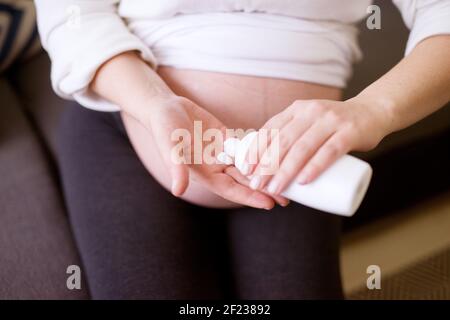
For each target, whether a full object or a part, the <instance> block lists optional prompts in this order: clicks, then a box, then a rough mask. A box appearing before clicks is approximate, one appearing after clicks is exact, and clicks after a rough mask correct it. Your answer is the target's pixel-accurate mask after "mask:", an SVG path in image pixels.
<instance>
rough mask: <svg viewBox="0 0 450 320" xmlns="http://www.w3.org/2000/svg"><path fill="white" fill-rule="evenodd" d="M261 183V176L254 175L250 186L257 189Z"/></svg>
mask: <svg viewBox="0 0 450 320" xmlns="http://www.w3.org/2000/svg"><path fill="white" fill-rule="evenodd" d="M260 184H261V177H260V176H254V177H253V178H252V180H250V188H251V189H253V190H256V189H258V188H259V185H260Z"/></svg>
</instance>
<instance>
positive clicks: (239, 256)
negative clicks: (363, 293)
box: [229, 203, 342, 299]
mask: <svg viewBox="0 0 450 320" xmlns="http://www.w3.org/2000/svg"><path fill="white" fill-rule="evenodd" d="M340 222H341V219H340V217H338V216H335V215H331V214H327V213H323V212H320V211H317V210H314V209H311V208H307V207H305V206H302V205H299V204H296V203H291V204H290V205H289V206H288V207H286V208H283V207H276V208H274V209H273V210H272V211H270V213H267V212H266V211H264V212H263V210H257V209H251V208H244V209H236V210H235V211H234V212H233V213H232V214H230V216H229V241H230V246H231V248H230V252H231V253H232V261H231V266H232V270H233V277H234V287H235V295H236V296H237V297H238V298H241V299H340V298H342V289H341V282H340V271H339V238H340V229H341V228H340Z"/></svg>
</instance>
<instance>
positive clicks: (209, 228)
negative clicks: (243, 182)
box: [58, 106, 225, 299]
mask: <svg viewBox="0 0 450 320" xmlns="http://www.w3.org/2000/svg"><path fill="white" fill-rule="evenodd" d="M59 139H60V143H59V150H58V156H59V164H60V171H61V176H62V182H63V187H64V192H65V198H66V202H67V206H68V211H69V214H70V221H71V225H72V229H73V232H74V235H75V238H76V243H77V246H78V248H79V251H80V254H81V258H82V261H83V265H84V270H85V275H86V277H87V280H88V283H89V287H90V290H91V294H92V296H93V298H112V299H114V298H160V299H177V298H185V299H186V298H218V297H221V296H223V293H224V286H223V281H224V279H223V278H222V276H223V274H224V273H223V272H222V271H223V270H222V266H224V265H225V264H224V263H223V261H221V259H222V258H221V256H222V254H221V253H222V252H224V250H223V246H222V242H221V241H222V240H223V238H224V237H223V218H224V215H223V214H222V213H221V212H210V211H207V210H206V209H203V208H200V207H196V206H193V205H190V204H188V203H186V202H184V201H182V200H180V199H177V198H175V197H173V196H172V195H171V194H170V193H168V192H167V191H166V190H165V189H163V188H162V187H161V186H160V185H159V184H158V183H157V182H156V181H155V180H154V179H153V178H152V177H151V176H150V174H149V173H148V172H147V170H146V169H145V168H144V166H143V165H142V163H141V162H140V161H139V159H138V157H137V156H136V153H135V152H134V150H133V148H132V147H131V145H130V143H129V140H128V138H127V136H126V134H125V132H124V129H123V127H121V122H120V119H119V116H118V114H111V113H101V112H96V111H90V110H87V109H84V108H82V107H80V106H74V107H72V108H69V109H68V110H67V111H66V112H65V114H64V115H63V120H62V125H61V128H60V136H59Z"/></svg>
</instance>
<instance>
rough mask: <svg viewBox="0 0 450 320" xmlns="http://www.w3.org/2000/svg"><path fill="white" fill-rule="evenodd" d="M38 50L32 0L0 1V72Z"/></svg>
mask: <svg viewBox="0 0 450 320" xmlns="http://www.w3.org/2000/svg"><path fill="white" fill-rule="evenodd" d="M39 49H40V44H39V39H38V33H37V28H36V13H35V10H34V4H33V1H32V0H0V72H2V71H4V70H5V69H6V68H7V67H9V66H10V65H11V64H13V63H14V62H15V61H17V60H18V59H25V58H28V57H30V56H31V55H32V54H34V53H36V52H37V51H38V50H39Z"/></svg>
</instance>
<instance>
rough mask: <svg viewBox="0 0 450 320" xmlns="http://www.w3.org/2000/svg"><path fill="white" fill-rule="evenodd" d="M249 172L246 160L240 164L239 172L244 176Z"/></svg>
mask: <svg viewBox="0 0 450 320" xmlns="http://www.w3.org/2000/svg"><path fill="white" fill-rule="evenodd" d="M249 172H250V165H249V164H248V163H247V162H244V164H243V166H242V170H241V173H242V174H243V175H244V176H246V175H248V174H249Z"/></svg>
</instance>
